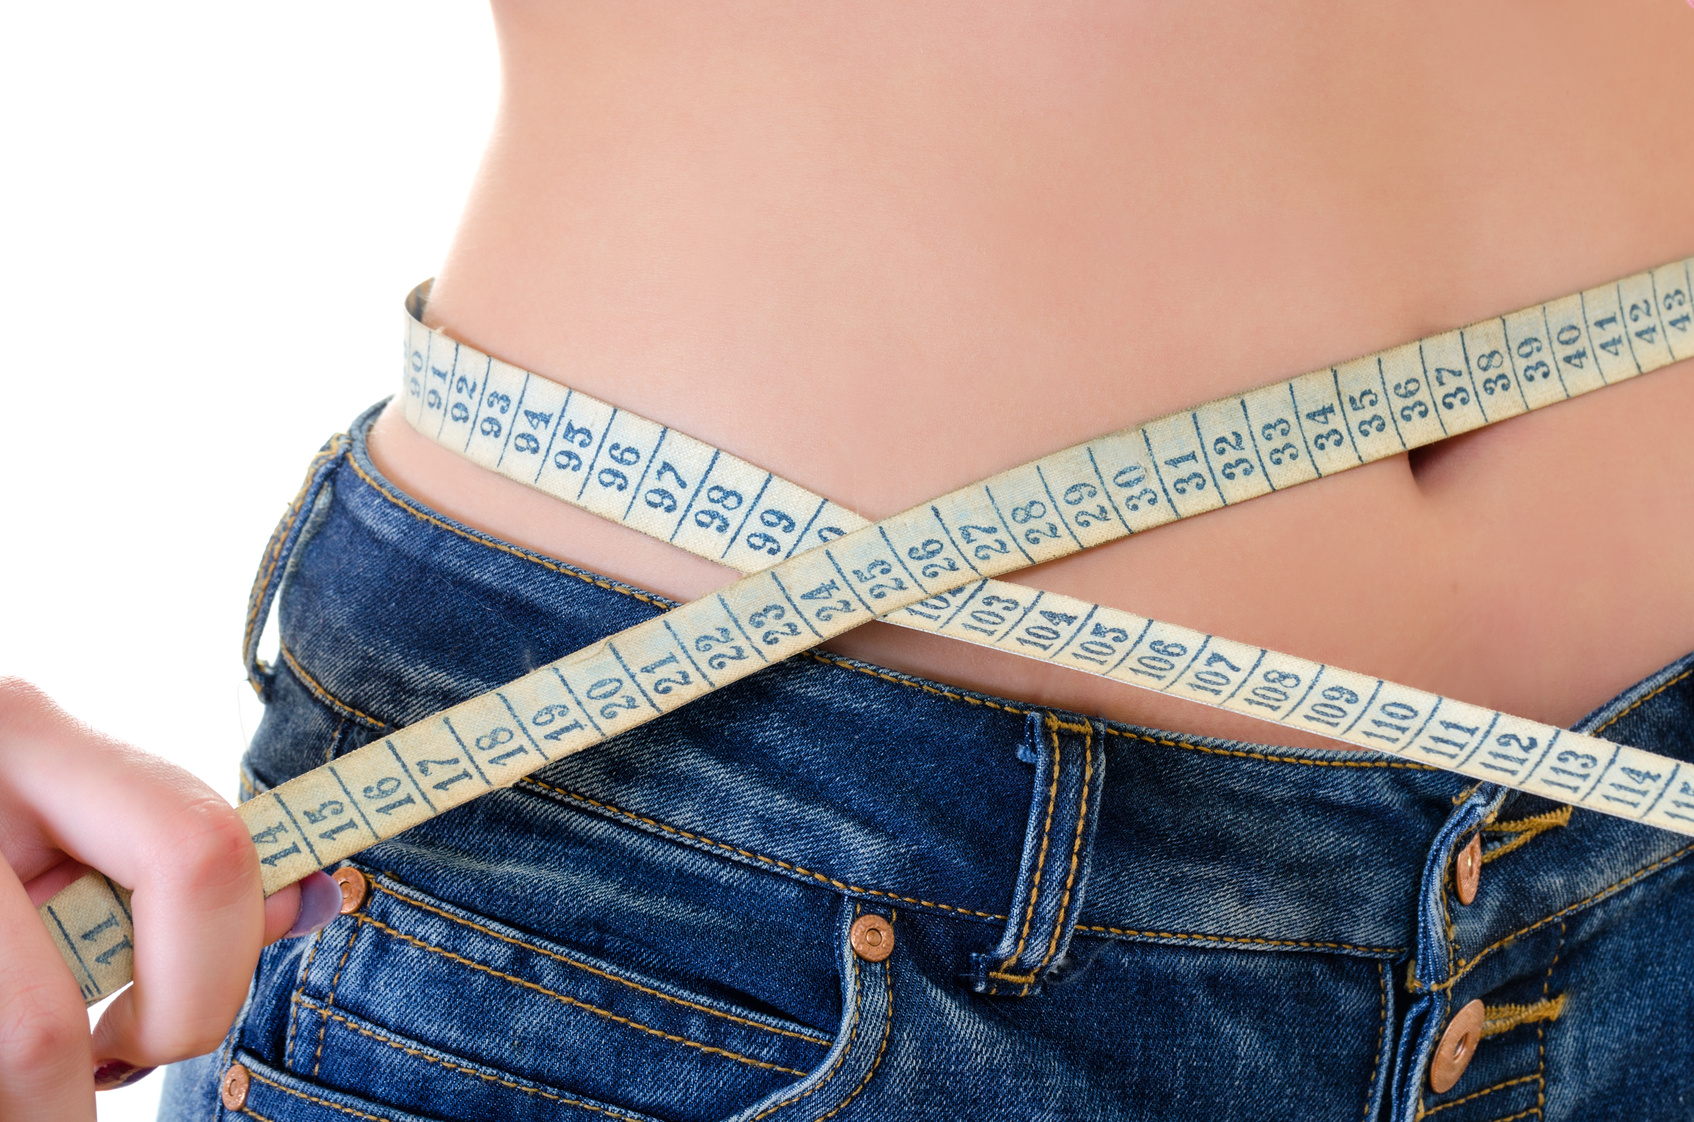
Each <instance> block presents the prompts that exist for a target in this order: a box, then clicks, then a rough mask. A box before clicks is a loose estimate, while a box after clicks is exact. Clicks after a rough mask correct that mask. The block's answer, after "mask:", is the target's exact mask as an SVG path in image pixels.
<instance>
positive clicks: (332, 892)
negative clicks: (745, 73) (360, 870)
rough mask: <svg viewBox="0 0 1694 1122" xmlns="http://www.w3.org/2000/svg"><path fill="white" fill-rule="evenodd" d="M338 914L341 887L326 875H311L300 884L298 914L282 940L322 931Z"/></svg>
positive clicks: (318, 873) (339, 912) (320, 873)
mask: <svg viewBox="0 0 1694 1122" xmlns="http://www.w3.org/2000/svg"><path fill="white" fill-rule="evenodd" d="M340 914H341V886H340V885H339V884H337V883H335V878H334V877H332V876H330V875H329V874H328V873H323V872H317V873H313V874H312V875H311V876H308V877H307V878H306V879H304V880H302V881H301V882H300V914H299V915H297V916H295V917H294V926H293V927H290V928H289V929H288V933H287V934H286V935H284V936H283V938H285V939H298V938H300V937H301V936H302V935H310V934H312V932H314V931H322V930H323V929H324V928H325V927H326V926H328V924H329V921H330V920H332V919H334V918H335V917H336V916H338V915H340Z"/></svg>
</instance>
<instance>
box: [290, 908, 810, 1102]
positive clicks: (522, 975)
mask: <svg viewBox="0 0 1694 1122" xmlns="http://www.w3.org/2000/svg"><path fill="white" fill-rule="evenodd" d="M832 934H833V933H829V932H823V931H820V932H819V938H820V941H826V940H827V941H833V940H832ZM300 981H301V984H300V986H299V988H298V989H297V990H296V992H295V994H294V995H293V1008H292V1009H291V1010H290V1013H289V1024H288V1030H287V1037H286V1045H285V1050H286V1062H287V1066H288V1067H289V1069H290V1070H291V1071H293V1072H295V1073H298V1074H299V1075H300V1076H303V1077H305V1078H307V1079H310V1080H311V1081H312V1082H314V1083H316V1084H320V1085H324V1086H327V1087H331V1088H338V1089H342V1090H344V1091H345V1092H347V1093H350V1094H356V1095H362V1096H366V1097H369V1098H374V1099H377V1100H380V1101H381V1102H384V1103H390V1104H393V1105H394V1106H396V1107H399V1108H401V1109H403V1110H407V1111H411V1112H413V1113H416V1114H419V1115H422V1116H426V1117H435V1118H485V1117H495V1118H502V1119H514V1120H520V1122H522V1120H528V1119H537V1120H539V1119H553V1118H561V1117H573V1116H577V1115H579V1114H584V1113H585V1112H588V1113H597V1114H599V1115H600V1116H601V1117H606V1116H608V1115H611V1116H622V1117H625V1118H639V1117H641V1116H644V1115H656V1116H658V1117H662V1118H666V1119H676V1120H678V1122H694V1120H698V1122H709V1120H710V1119H712V1118H716V1117H721V1116H722V1115H723V1114H724V1113H727V1112H728V1111H727V1110H725V1109H724V1104H730V1106H731V1108H733V1107H734V1106H737V1105H740V1104H745V1103H750V1102H755V1101H758V1100H761V1099H763V1098H765V1097H766V1096H768V1095H770V1094H771V1093H772V1092H774V1091H776V1090H777V1089H779V1088H782V1087H784V1086H788V1085H792V1084H793V1083H795V1081H796V1080H801V1079H805V1078H806V1077H807V1075H808V1073H810V1072H813V1071H815V1070H816V1069H817V1068H818V1067H819V1066H820V1064H822V1063H824V1061H825V1060H826V1059H827V1058H828V1057H829V1055H830V1053H831V1047H832V1045H833V1044H834V1043H835V1041H833V1040H832V1039H831V1038H830V1037H829V1036H827V1035H825V1034H822V1033H819V1032H818V1031H816V1030H815V1029H812V1028H809V1027H807V1026H805V1025H801V1024H797V1023H794V1022H791V1021H787V1020H784V1019H782V1018H779V1017H775V1016H772V1015H770V1014H767V1013H763V1012H759V1011H755V1010H750V1009H745V1008H740V1007H737V1006H734V1005H732V1004H730V1003H728V1002H725V1001H723V1000H722V999H721V998H716V997H710V996H706V995H705V994H702V993H697V992H691V991H689V990H687V989H686V988H683V987H679V986H678V985H676V984H675V983H674V982H672V981H665V980H660V979H657V978H655V977H652V976H651V975H648V974H645V973H641V972H636V971H632V970H629V969H627V968H624V967H620V966H617V965H614V964H612V963H609V962H606V961H604V960H603V959H600V958H597V957H594V956H590V955H587V954H584V953H582V952H581V951H578V950H576V949H573V948H571V947H568V946H564V945H562V944H558V943H554V942H549V941H545V940H541V939H538V938H536V937H535V936H533V935H529V934H527V933H524V932H520V931H517V930H515V929H513V928H509V927H506V926H504V925H501V924H498V923H495V922H493V921H490V920H488V919H485V918H483V917H480V916H476V915H474V914H472V913H469V912H466V911H463V910H462V909H459V908H455V907H453V906H451V905H448V904H445V903H442V902H441V901H439V900H436V899H433V898H431V897H429V896H426V895H424V894H422V893H419V892H416V891H414V890H411V889H409V888H406V887H405V886H402V885H400V884H397V883H395V882H394V881H392V880H390V879H387V878H383V877H372V878H371V889H370V892H369V893H368V895H367V898H366V901H365V904H364V906H363V907H362V908H361V909H360V910H359V911H357V912H356V913H354V914H353V915H349V916H344V917H342V918H340V919H339V920H337V921H336V922H335V923H333V924H331V925H330V927H328V928H326V929H325V930H324V931H323V932H322V933H321V934H320V935H319V936H318V937H317V941H316V944H315V946H314V947H313V948H312V949H311V951H310V952H309V954H308V957H307V961H306V963H305V964H304V965H303V968H302V970H301V976H300Z"/></svg>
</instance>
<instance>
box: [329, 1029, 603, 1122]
mask: <svg viewBox="0 0 1694 1122" xmlns="http://www.w3.org/2000/svg"><path fill="white" fill-rule="evenodd" d="M305 1004H306V1005H308V1006H311V1007H312V1008H313V1009H314V1010H315V1011H316V1012H318V1013H321V1014H323V1015H325V1016H328V1017H332V1018H334V1019H335V1020H337V1021H340V1022H341V1023H342V1024H343V1025H345V1026H347V1028H348V1029H350V1030H352V1031H353V1032H356V1033H358V1034H359V1035H360V1036H364V1037H368V1038H369V1039H371V1040H375V1041H377V1042H378V1043H381V1044H386V1045H388V1046H389V1047H390V1048H394V1049H397V1050H399V1051H401V1052H404V1053H405V1054H406V1055H408V1056H411V1057H412V1058H413V1059H418V1060H423V1061H424V1062H425V1063H431V1064H438V1065H440V1066H441V1067H444V1068H446V1069H447V1070H448V1071H452V1072H457V1073H458V1074H460V1075H467V1076H473V1077H475V1078H477V1079H480V1080H482V1081H483V1082H485V1083H498V1084H499V1085H500V1086H502V1087H508V1088H510V1089H512V1090H514V1091H521V1092H522V1093H524V1094H526V1095H539V1096H540V1097H542V1098H544V1099H551V1100H552V1101H554V1102H557V1103H563V1104H565V1105H566V1106H575V1107H581V1108H582V1109H583V1110H592V1111H595V1112H596V1113H599V1114H608V1115H611V1116H612V1117H614V1118H626V1119H635V1118H636V1117H637V1116H636V1115H633V1114H630V1113H629V1112H628V1111H623V1110H618V1109H617V1108H616V1107H610V1106H602V1105H599V1104H596V1103H591V1102H584V1101H582V1100H580V1099H573V1098H571V1097H570V1096H568V1095H558V1094H554V1093H553V1092H551V1091H543V1090H542V1089H541V1088H539V1087H526V1086H524V1085H523V1084H522V1083H516V1082H513V1081H511V1080H508V1079H501V1078H500V1077H499V1076H497V1075H490V1074H488V1073H487V1072H481V1071H478V1070H476V1069H475V1068H473V1067H466V1066H464V1065H463V1064H456V1063H454V1062H453V1061H451V1060H444V1059H442V1058H441V1057H439V1056H432V1055H430V1054H429V1053H428V1052H425V1051H424V1050H423V1049H421V1048H413V1047H411V1046H410V1045H408V1044H403V1043H401V1042H400V1041H398V1040H396V1039H394V1038H393V1037H391V1036H386V1035H384V1034H382V1033H380V1032H377V1031H375V1030H374V1029H368V1028H365V1027H364V1026H363V1025H356V1024H354V1023H353V1021H352V1020H351V1019H350V1018H348V1017H344V1016H342V1015H341V1014H340V1013H335V1012H331V1011H330V1010H328V1009H319V1008H318V1007H317V1006H315V1005H313V1004H312V1003H311V1002H310V1001H306V1002H305Z"/></svg>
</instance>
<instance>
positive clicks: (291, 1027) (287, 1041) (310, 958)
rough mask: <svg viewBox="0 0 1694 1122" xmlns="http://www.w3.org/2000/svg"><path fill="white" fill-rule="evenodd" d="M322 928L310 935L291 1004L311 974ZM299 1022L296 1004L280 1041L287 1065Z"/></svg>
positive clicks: (295, 1000) (291, 1061)
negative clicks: (286, 1029)
mask: <svg viewBox="0 0 1694 1122" xmlns="http://www.w3.org/2000/svg"><path fill="white" fill-rule="evenodd" d="M324 930H325V929H320V930H319V931H318V932H317V933H315V934H314V935H313V936H312V949H311V950H310V951H309V952H307V954H306V964H305V965H304V966H302V967H301V968H300V973H299V975H298V977H299V979H300V981H299V984H298V985H296V986H295V987H294V996H293V999H292V1001H291V1002H290V1003H291V1004H293V1003H295V1002H298V1001H299V1000H300V995H301V993H302V992H303V991H304V990H305V988H306V979H308V978H310V977H311V976H312V963H314V962H316V961H317V960H318V948H319V947H321V946H323V938H324ZM299 1024H300V1009H299V1006H298V1005H296V1006H295V1008H294V1010H293V1011H292V1012H290V1013H289V1015H288V1034H287V1036H285V1037H284V1038H283V1042H282V1062H283V1063H284V1064H285V1065H288V1066H292V1065H293V1063H294V1038H295V1035H296V1033H297V1031H298V1029H299Z"/></svg>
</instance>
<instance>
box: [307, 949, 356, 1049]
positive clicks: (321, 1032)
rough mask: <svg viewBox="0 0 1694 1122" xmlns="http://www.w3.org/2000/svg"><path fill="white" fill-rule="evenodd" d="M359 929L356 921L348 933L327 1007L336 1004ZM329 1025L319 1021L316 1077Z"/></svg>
mask: <svg viewBox="0 0 1694 1122" xmlns="http://www.w3.org/2000/svg"><path fill="white" fill-rule="evenodd" d="M359 931H360V927H359V925H358V924H356V923H355V924H354V925H353V929H352V930H351V931H349V932H348V933H347V946H346V947H345V948H344V949H343V950H342V952H341V959H340V960H339V961H338V962H336V964H335V976H334V977H333V978H331V979H330V983H329V994H328V995H327V996H326V997H325V999H324V1006H325V1008H328V1007H329V1006H331V1005H334V1004H335V991H336V988H337V987H339V986H340V985H341V971H342V970H343V969H344V968H345V967H346V966H347V959H348V956H350V955H351V954H352V953H353V944H354V943H356V942H358V941H359ZM328 1027H329V1022H327V1021H319V1022H318V1047H317V1050H316V1051H314V1052H313V1053H312V1076H313V1077H314V1078H316V1076H317V1074H318V1068H319V1067H321V1066H322V1065H323V1058H324V1030H325V1029H326V1028H328Z"/></svg>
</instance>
